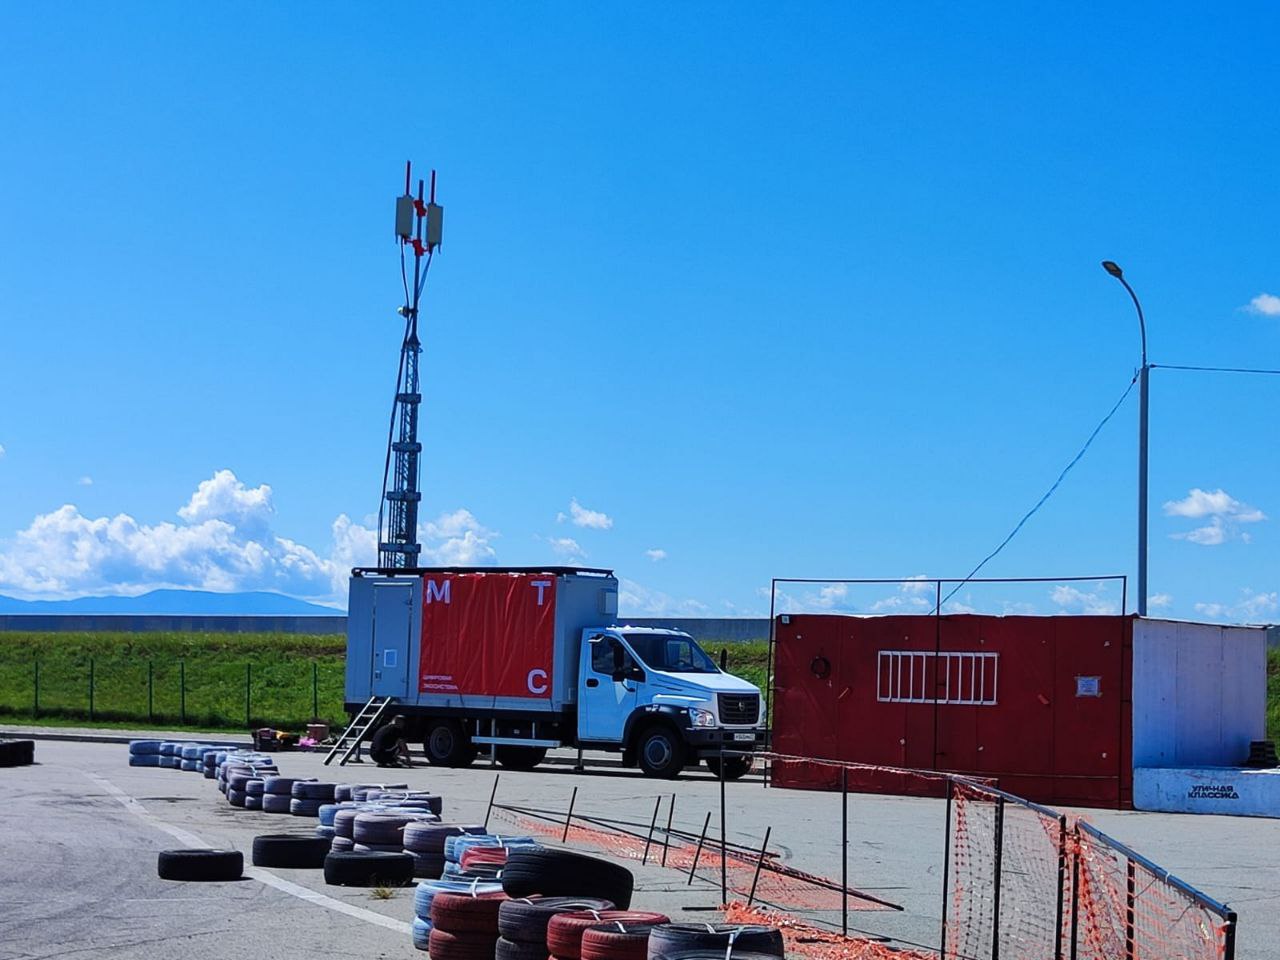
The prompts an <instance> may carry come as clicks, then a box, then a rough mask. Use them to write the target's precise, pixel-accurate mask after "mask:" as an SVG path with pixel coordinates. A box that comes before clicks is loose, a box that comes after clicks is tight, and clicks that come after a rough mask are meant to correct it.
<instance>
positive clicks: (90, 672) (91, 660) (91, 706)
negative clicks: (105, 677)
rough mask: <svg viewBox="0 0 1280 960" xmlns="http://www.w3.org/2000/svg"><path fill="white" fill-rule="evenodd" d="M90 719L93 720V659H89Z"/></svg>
mask: <svg viewBox="0 0 1280 960" xmlns="http://www.w3.org/2000/svg"><path fill="white" fill-rule="evenodd" d="M89 719H90V720H91V721H92V720H93V657H90V658H89Z"/></svg>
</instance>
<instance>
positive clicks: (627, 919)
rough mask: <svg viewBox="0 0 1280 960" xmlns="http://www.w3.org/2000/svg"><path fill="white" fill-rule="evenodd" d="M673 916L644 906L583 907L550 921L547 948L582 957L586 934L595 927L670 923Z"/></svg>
mask: <svg viewBox="0 0 1280 960" xmlns="http://www.w3.org/2000/svg"><path fill="white" fill-rule="evenodd" d="M670 922H671V918H670V917H668V916H665V915H664V914H661V913H648V912H646V911H643V910H579V911H577V912H575V913H561V914H557V915H556V916H554V917H552V918H551V922H550V923H548V924H547V951H548V952H549V953H551V954H553V955H555V956H556V957H559V958H560V960H579V958H580V957H581V956H582V935H583V934H584V933H586V931H587V930H589V929H591V928H592V927H598V926H600V925H602V924H607V923H620V924H622V925H623V926H625V925H626V924H628V923H637V924H649V925H652V924H657V923H670Z"/></svg>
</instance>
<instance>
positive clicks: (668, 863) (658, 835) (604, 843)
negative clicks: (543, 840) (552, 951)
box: [493, 805, 891, 911]
mask: <svg viewBox="0 0 1280 960" xmlns="http://www.w3.org/2000/svg"><path fill="white" fill-rule="evenodd" d="M493 815H494V816H495V817H498V818H500V819H502V820H504V821H505V822H507V823H510V824H511V825H512V826H513V828H514V829H515V830H517V831H519V832H521V833H527V834H529V835H531V836H543V837H549V838H551V839H554V840H556V841H557V842H561V841H562V842H565V843H568V844H570V845H574V846H587V847H592V848H595V849H596V850H601V851H604V852H606V853H609V854H610V855H612V856H614V857H617V858H619V859H622V860H634V861H642V862H647V863H649V864H653V865H655V866H664V867H667V868H668V869H671V870H675V871H679V872H680V873H682V874H684V875H685V876H688V875H689V874H690V872H693V873H694V874H695V876H696V877H697V878H698V879H700V880H704V881H708V882H713V883H714V884H715V885H717V886H719V884H720V879H721V862H722V861H721V857H720V844H719V841H718V838H712V837H708V838H707V840H706V842H705V843H704V844H702V847H701V849H699V848H698V844H697V841H696V840H692V841H691V840H690V839H688V838H687V837H685V836H670V835H668V834H666V832H665V831H664V830H662V829H661V828H659V829H658V830H657V831H656V832H655V834H654V837H653V839H652V840H648V839H647V838H646V837H643V836H636V835H635V834H633V833H628V832H625V831H622V830H618V829H612V828H610V827H609V826H608V825H605V824H601V823H589V822H585V821H584V820H583V819H580V818H578V817H577V816H575V817H574V819H573V821H572V824H571V826H570V827H569V832H568V835H567V836H566V834H565V829H564V821H563V820H561V821H560V822H559V823H557V822H555V821H553V820H550V819H546V818H544V817H542V816H534V815H530V814H528V813H525V812H522V811H520V810H518V809H513V808H510V807H505V806H502V805H497V806H495V807H494V810H493ZM664 840H665V841H666V842H665V843H664ZM646 847H647V849H648V855H647V857H646ZM695 863H696V867H695ZM723 863H724V874H725V879H726V881H727V887H728V890H729V892H730V893H731V894H734V895H737V896H741V897H747V898H751V899H754V900H760V901H763V902H765V903H768V904H771V905H773V906H775V907H787V908H790V909H795V910H804V911H818V910H839V909H841V905H842V903H843V897H842V896H841V892H840V884H839V883H838V882H836V881H831V880H828V879H826V878H825V877H818V876H814V875H812V874H808V873H805V872H803V871H800V870H797V869H795V868H793V867H789V866H787V865H785V864H783V863H781V862H780V861H779V860H778V858H777V855H776V853H772V852H770V853H767V854H766V855H765V857H764V858H763V860H761V858H760V856H759V852H758V851H757V852H756V854H755V855H750V854H748V853H746V852H745V851H735V850H734V849H730V850H728V851H726V856H725V857H724V860H723ZM753 885H754V897H753V896H752V887H753ZM848 903H849V909H850V910H860V911H867V910H886V909H891V907H889V906H888V905H886V904H881V903H877V902H876V901H874V900H871V899H867V898H865V897H862V896H860V895H858V894H857V893H856V892H855V891H852V890H850V891H849V897H848Z"/></svg>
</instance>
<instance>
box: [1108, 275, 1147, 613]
mask: <svg viewBox="0 0 1280 960" xmlns="http://www.w3.org/2000/svg"><path fill="white" fill-rule="evenodd" d="M1102 269H1103V270H1106V271H1107V273H1109V274H1111V276H1113V277H1115V278H1116V279H1117V280H1119V281H1120V283H1121V285H1122V286H1123V287H1124V288H1125V290H1127V291H1128V293H1129V298H1130V299H1131V300H1133V305H1134V307H1135V308H1136V309H1137V311H1138V331H1139V333H1141V334H1142V367H1141V369H1140V370H1139V371H1138V616H1140V617H1145V616H1146V615H1147V398H1148V394H1147V386H1148V378H1149V374H1150V372H1151V365H1150V364H1149V363H1147V321H1146V318H1145V317H1143V315H1142V304H1141V303H1139V302H1138V295H1137V294H1136V293H1134V292H1133V287H1131V286H1129V281H1127V280H1126V279H1125V278H1124V271H1123V270H1121V269H1120V265H1119V264H1118V263H1116V262H1115V261H1114V260H1103V261H1102Z"/></svg>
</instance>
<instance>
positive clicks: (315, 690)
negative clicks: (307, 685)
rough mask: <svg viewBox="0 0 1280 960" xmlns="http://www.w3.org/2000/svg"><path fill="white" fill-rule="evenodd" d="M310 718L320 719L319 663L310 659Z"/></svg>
mask: <svg viewBox="0 0 1280 960" xmlns="http://www.w3.org/2000/svg"><path fill="white" fill-rule="evenodd" d="M311 719H312V720H319V719H320V665H319V664H318V663H316V662H315V661H314V660H312V661H311Z"/></svg>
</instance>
